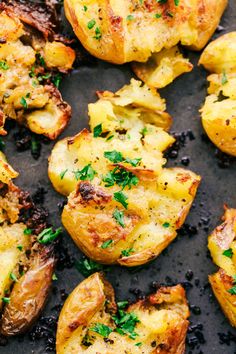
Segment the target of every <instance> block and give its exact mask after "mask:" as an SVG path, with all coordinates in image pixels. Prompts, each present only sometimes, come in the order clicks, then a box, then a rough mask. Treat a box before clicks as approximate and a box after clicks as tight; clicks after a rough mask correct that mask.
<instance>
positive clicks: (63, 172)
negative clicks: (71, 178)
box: [60, 168, 68, 179]
mask: <svg viewBox="0 0 236 354" xmlns="http://www.w3.org/2000/svg"><path fill="white" fill-rule="evenodd" d="M67 172H68V168H67V169H66V170H64V171H62V172H61V173H60V178H61V179H63V178H64V177H65V174H66V173H67Z"/></svg>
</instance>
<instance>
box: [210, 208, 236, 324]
mask: <svg viewBox="0 0 236 354" xmlns="http://www.w3.org/2000/svg"><path fill="white" fill-rule="evenodd" d="M223 221H224V222H223V223H222V224H221V225H220V226H218V227H217V228H216V229H215V230H214V231H213V233H212V234H211V235H210V237H209V239H208V248H209V250H210V252H211V256H212V258H213V261H214V263H215V264H216V265H217V266H218V267H219V270H218V272H216V273H215V274H213V275H210V276H209V281H210V283H211V286H212V289H213V292H214V294H215V296H216V298H217V300H218V301H219V303H220V305H221V307H222V310H223V311H224V313H225V315H226V316H227V317H228V319H229V321H230V323H231V324H232V326H234V327H236V210H235V209H227V208H226V210H225V214H224V216H223Z"/></svg>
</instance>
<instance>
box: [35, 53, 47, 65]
mask: <svg viewBox="0 0 236 354" xmlns="http://www.w3.org/2000/svg"><path fill="white" fill-rule="evenodd" d="M36 58H37V59H38V61H39V63H40V65H41V66H43V67H45V66H46V63H45V60H44V58H43V56H42V55H41V54H40V53H37V54H36Z"/></svg>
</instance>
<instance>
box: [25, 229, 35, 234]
mask: <svg viewBox="0 0 236 354" xmlns="http://www.w3.org/2000/svg"><path fill="white" fill-rule="evenodd" d="M32 233H33V230H31V229H28V228H27V229H24V235H32Z"/></svg>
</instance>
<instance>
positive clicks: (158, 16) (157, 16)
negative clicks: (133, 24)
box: [144, 14, 161, 129]
mask: <svg viewBox="0 0 236 354" xmlns="http://www.w3.org/2000/svg"><path fill="white" fill-rule="evenodd" d="M154 17H155V18H161V14H155V15H154ZM144 129H147V128H144Z"/></svg>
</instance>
